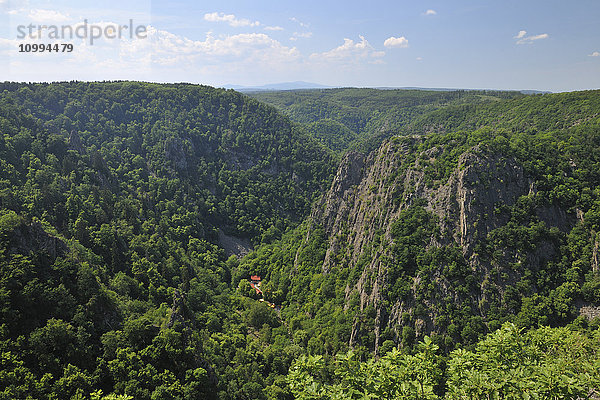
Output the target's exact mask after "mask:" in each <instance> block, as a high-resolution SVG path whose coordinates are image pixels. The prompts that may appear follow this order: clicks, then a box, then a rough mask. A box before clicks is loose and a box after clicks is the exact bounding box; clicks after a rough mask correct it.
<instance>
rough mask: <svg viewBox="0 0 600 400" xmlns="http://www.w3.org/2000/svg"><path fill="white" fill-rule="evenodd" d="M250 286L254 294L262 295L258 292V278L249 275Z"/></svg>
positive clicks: (260, 291)
mask: <svg viewBox="0 0 600 400" xmlns="http://www.w3.org/2000/svg"><path fill="white" fill-rule="evenodd" d="M250 286H251V287H252V289H254V290H256V293H258V294H262V290H260V276H258V275H251V276H250Z"/></svg>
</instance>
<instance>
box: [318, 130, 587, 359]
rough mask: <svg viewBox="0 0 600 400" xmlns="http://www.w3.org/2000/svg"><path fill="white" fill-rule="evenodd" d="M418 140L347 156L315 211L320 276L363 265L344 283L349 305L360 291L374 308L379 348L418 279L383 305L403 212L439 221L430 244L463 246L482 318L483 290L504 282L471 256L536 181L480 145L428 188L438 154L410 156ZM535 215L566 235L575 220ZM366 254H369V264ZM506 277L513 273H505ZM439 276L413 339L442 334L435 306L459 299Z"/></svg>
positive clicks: (533, 258) (546, 252) (540, 255)
mask: <svg viewBox="0 0 600 400" xmlns="http://www.w3.org/2000/svg"><path fill="white" fill-rule="evenodd" d="M420 140H421V139H418V138H411V139H410V140H402V141H396V142H394V141H390V142H387V143H384V144H383V145H382V146H381V147H380V148H379V149H378V150H377V151H375V152H373V153H371V154H370V155H368V156H367V157H365V156H362V155H361V154H358V153H349V154H347V155H346V156H345V157H344V159H343V160H342V162H341V165H340V167H339V169H338V172H337V175H336V177H335V179H334V181H333V183H332V185H331V188H330V190H329V192H328V193H327V194H326V195H325V196H324V197H323V199H322V200H321V202H320V203H319V204H318V205H317V206H316V207H315V209H314V211H313V214H312V218H313V220H314V221H315V223H316V224H318V225H320V226H322V227H323V228H324V229H325V231H326V233H327V235H328V237H329V247H328V250H327V252H326V255H325V259H324V262H323V272H324V273H328V272H329V271H331V270H334V269H336V268H337V267H340V266H348V267H350V269H352V268H354V267H356V266H357V265H358V264H359V263H360V265H364V267H363V270H362V275H361V277H360V279H358V281H357V282H351V283H349V285H348V287H347V288H346V301H349V299H350V297H351V296H352V295H353V294H355V293H358V294H359V296H360V307H361V310H362V309H364V308H365V307H367V306H368V305H372V306H374V307H375V309H376V315H377V317H376V321H375V336H376V340H375V349H376V350H377V347H378V344H379V335H380V332H381V331H382V330H383V329H385V328H386V327H389V328H392V329H394V330H396V331H397V329H398V328H399V327H400V326H401V324H402V314H403V313H405V312H410V311H411V310H412V309H413V308H414V307H415V301H414V298H415V297H416V290H417V289H416V287H417V286H418V283H419V282H418V277H415V283H414V285H413V291H414V292H415V293H414V296H413V298H412V299H404V300H402V301H396V302H394V303H392V304H391V305H388V306H385V305H384V304H389V301H383V300H385V299H386V291H387V289H388V287H389V286H391V285H392V284H393V282H391V281H390V279H388V271H387V266H386V264H385V262H386V261H384V260H389V259H390V258H393V256H392V255H391V254H390V250H389V249H390V247H391V246H386V244H392V243H393V240H394V239H393V237H392V233H391V227H392V223H393V222H394V221H396V220H397V219H398V217H399V215H400V214H401V212H402V211H403V210H406V209H407V208H408V207H410V206H411V205H414V204H416V203H417V202H418V203H419V204H422V205H423V207H424V208H425V209H426V210H427V211H429V212H430V213H432V214H434V215H435V216H437V220H438V225H439V228H440V232H441V235H439V236H437V237H433V236H432V237H431V241H430V243H429V245H428V247H441V246H447V245H451V246H457V247H458V248H460V250H461V251H462V255H463V257H464V259H465V261H466V263H467V264H468V266H469V267H470V268H471V271H472V274H473V275H474V276H475V277H476V279H477V281H478V282H479V283H480V291H479V292H478V293H471V294H470V295H471V296H472V299H473V306H474V309H478V312H479V313H481V315H483V314H484V313H485V310H484V308H485V303H486V294H485V293H486V286H490V285H495V286H497V287H499V289H500V290H501V289H502V288H501V287H502V283H498V282H494V280H493V279H492V278H491V277H490V271H491V270H492V268H493V267H494V265H492V263H491V262H490V261H489V260H483V259H482V258H481V257H480V255H479V254H478V253H477V251H476V247H477V244H478V243H479V242H480V241H481V240H482V239H483V238H486V237H487V236H488V234H489V233H490V232H492V231H493V230H494V229H497V228H499V227H502V226H504V225H505V224H507V222H508V220H509V218H510V215H509V213H507V212H502V210H506V209H507V208H509V207H512V206H513V205H515V203H516V202H517V201H518V200H519V198H520V197H521V196H526V195H528V194H534V193H535V191H536V188H535V184H534V182H533V180H532V179H530V178H529V177H527V176H526V175H525V173H524V170H523V167H522V166H521V165H519V163H518V162H517V161H516V160H515V159H514V158H511V157H506V156H503V155H502V154H494V153H491V152H489V151H488V150H487V149H485V148H480V147H478V146H476V147H473V148H471V149H469V150H467V151H466V152H464V153H463V154H462V155H461V156H460V157H459V158H458V162H457V164H456V167H455V169H454V170H453V171H452V172H451V173H450V175H449V178H447V179H446V180H445V181H442V182H436V183H434V184H432V183H431V181H428V180H427V179H426V178H427V177H426V173H425V172H424V168H423V161H425V162H427V161H433V160H435V158H436V156H438V153H440V152H441V149H439V148H436V147H434V148H430V149H428V150H426V151H422V152H421V153H419V154H417V155H416V157H415V155H414V154H412V153H411V151H413V150H414V149H415V148H417V146H416V144H418V143H419V141H420ZM413 160H414V161H413ZM536 213H537V218H538V219H539V220H540V221H543V222H545V223H546V225H547V226H548V227H557V228H558V229H560V230H561V231H563V232H564V231H567V230H568V229H570V228H571V227H572V226H573V225H574V223H575V221H576V219H575V217H574V216H571V215H568V214H567V213H566V212H565V210H562V209H560V208H558V207H546V208H543V207H540V208H537V209H536ZM377 237H379V238H380V237H383V240H380V239H377V242H378V243H383V245H381V244H376V245H374V244H373V243H374V240H375V239H376V238H377ZM556 252H557V249H556V248H555V244H553V243H551V242H544V243H540V244H538V245H537V246H536V247H535V249H533V250H532V251H531V252H530V253H528V254H527V255H526V257H527V263H528V265H529V266H530V267H532V268H538V267H540V266H541V265H542V264H543V263H544V262H546V261H547V260H549V259H551V258H552V257H553V256H554V255H555V253H556ZM365 254H369V257H368V260H367V262H366V263H365V262H364V256H365ZM519 256H521V255H520V254H516V252H515V251H514V250H511V249H505V250H504V252H503V253H502V257H503V259H502V260H503V262H504V261H505V262H507V263H509V262H514V261H515V260H516V259H517V258H518V257H519ZM361 257H362V258H361ZM510 274H513V275H514V274H515V273H512V272H510V271H509V275H510ZM436 276H437V277H436V288H435V290H436V293H437V295H436V296H434V297H433V298H431V299H430V300H428V301H426V304H425V306H426V307H427V308H428V315H426V316H424V317H421V318H419V319H418V320H417V321H416V323H415V329H416V330H417V335H418V334H419V333H422V334H426V333H430V332H432V331H440V330H444V329H445V327H444V326H438V325H437V324H436V318H435V317H436V315H435V312H434V311H432V308H433V307H432V306H433V305H434V303H436V302H440V301H442V299H444V298H448V296H450V297H452V298H458V297H459V296H461V295H460V294H458V293H456V291H455V288H453V287H452V284H451V282H450V281H449V280H448V279H446V277H444V276H443V274H442V273H441V271H439V273H437V275H436ZM511 278H512V281H513V282H514V281H515V280H516V279H517V277H516V276H509V279H511ZM359 325H360V323H359V322H358V321H355V326H354V329H353V332H352V337H351V339H350V341H351V343H352V341H353V338H354V337H355V336H356V335H357V334H359V330H360V327H359Z"/></svg>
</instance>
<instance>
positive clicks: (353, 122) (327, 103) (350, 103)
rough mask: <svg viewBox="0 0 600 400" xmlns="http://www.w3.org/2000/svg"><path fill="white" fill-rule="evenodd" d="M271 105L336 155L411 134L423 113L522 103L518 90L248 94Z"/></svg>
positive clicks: (334, 91)
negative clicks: (304, 128)
mask: <svg viewBox="0 0 600 400" xmlns="http://www.w3.org/2000/svg"><path fill="white" fill-rule="evenodd" d="M248 95H249V96H251V97H254V98H256V99H258V100H260V101H262V102H265V103H267V104H271V105H273V106H275V107H276V108H277V109H279V110H280V111H282V112H283V113H285V114H286V115H288V116H289V117H290V118H291V119H292V120H293V121H295V122H298V123H301V124H303V125H304V126H306V128H307V130H308V132H309V133H310V134H311V135H312V136H313V137H315V138H316V139H318V140H319V141H320V142H322V143H323V144H324V145H325V146H327V147H328V148H330V149H332V150H333V151H335V152H338V153H343V152H345V151H347V150H348V149H350V148H352V149H359V150H361V151H370V150H373V149H375V148H377V147H378V145H379V144H380V143H381V141H382V140H383V139H385V138H388V137H390V136H392V135H395V134H399V133H404V132H407V131H408V130H410V128H409V126H410V124H411V122H412V121H413V120H415V119H417V118H419V117H420V116H422V115H428V114H429V113H430V112H432V111H435V110H438V109H442V110H443V109H445V108H446V107H449V106H460V105H473V106H474V105H482V104H487V103H495V102H501V101H505V100H507V99H520V98H523V97H524V95H523V94H521V93H519V92H502V91H463V90H457V91H426V90H406V89H396V90H380V89H358V88H343V89H308V90H285V91H272V92H270V91H264V92H252V93H248Z"/></svg>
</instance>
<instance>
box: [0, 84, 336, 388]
mask: <svg viewBox="0 0 600 400" xmlns="http://www.w3.org/2000/svg"><path fill="white" fill-rule="evenodd" d="M0 129H1V132H2V135H0V206H1V208H0V272H1V274H0V305H1V307H0V313H1V318H2V319H1V321H2V325H1V329H0V349H1V352H2V355H3V356H2V361H1V362H2V368H1V370H0V397H1V398H10V399H19V398H61V399H69V398H78V399H89V398H90V396H91V394H92V392H96V394H98V392H97V390H102V391H103V393H105V394H109V393H117V394H123V395H124V394H127V395H130V396H133V398H136V399H150V398H153V399H166V398H185V399H193V398H198V399H205V398H230V399H235V398H249V397H251V398H265V395H263V394H262V391H263V390H266V388H267V387H271V386H273V385H275V386H274V389H271V390H275V391H277V390H279V391H282V390H284V388H285V383H282V382H276V381H275V379H276V377H278V376H279V377H281V376H282V375H284V374H285V373H286V372H287V366H289V364H290V363H291V360H292V359H293V357H295V355H297V352H298V351H297V350H296V349H293V350H288V353H289V355H288V356H287V357H284V356H281V357H278V358H277V360H274V359H273V358H272V357H271V358H270V359H268V360H266V361H264V362H262V364H261V365H262V367H261V368H258V367H256V366H254V365H253V363H254V362H255V360H254V359H253V358H252V357H250V356H249V355H248V354H253V353H255V351H254V350H253V348H254V347H255V346H256V342H257V340H256V336H255V333H254V332H255V331H256V330H257V329H261V328H262V327H263V323H267V324H268V326H269V328H268V329H269V330H270V329H271V327H272V328H273V330H275V331H276V330H277V329H278V328H279V329H280V330H281V332H280V333H279V334H280V335H282V336H283V337H284V338H287V332H286V331H285V329H284V328H281V327H280V324H279V322H278V321H277V319H276V317H275V316H274V315H273V313H272V311H271V310H266V309H264V307H263V306H262V305H258V303H257V302H256V301H254V300H250V299H245V298H242V297H240V296H233V294H234V291H232V290H230V274H231V268H232V267H233V266H234V265H235V262H236V261H235V258H232V259H230V260H229V261H227V259H226V256H225V253H224V251H223V250H222V249H221V248H220V247H219V244H220V243H221V242H224V241H227V243H231V242H233V243H234V244H243V245H240V246H241V247H244V246H245V248H242V249H241V250H240V251H247V247H248V246H249V245H251V244H254V245H256V244H259V243H261V241H263V240H264V241H267V242H268V241H271V240H273V239H274V238H277V237H278V236H279V235H280V234H281V232H284V231H285V230H286V229H288V227H290V226H293V225H294V224H297V223H298V222H299V221H300V220H301V219H302V218H304V217H305V216H306V215H307V214H308V212H309V209H310V204H311V202H312V201H313V199H315V197H316V195H317V194H318V192H319V191H320V190H322V188H324V187H326V185H327V184H328V182H329V180H330V176H331V171H332V166H333V164H332V161H331V158H330V156H329V153H328V152H327V151H326V150H325V149H324V148H322V147H321V146H320V145H319V144H317V143H316V142H315V141H313V140H312V139H311V138H309V137H308V136H307V135H306V134H304V133H303V131H302V130H299V129H298V128H297V127H294V126H292V125H291V124H290V122H289V120H288V119H287V118H286V117H284V116H282V115H281V114H279V113H278V112H277V111H276V110H275V109H274V108H272V107H268V106H264V105H262V104H260V103H258V102H257V101H255V100H252V99H250V98H248V97H246V96H243V95H241V94H239V93H236V92H233V91H224V90H216V89H213V88H209V87H203V86H197V85H158V84H145V83H135V82H115V83H77V82H72V83H55V84H13V83H5V84H1V85H0ZM230 247H232V248H234V249H235V246H230ZM257 307H259V308H257ZM250 333H251V334H250ZM272 337H273V338H274V340H275V338H277V337H278V334H277V333H273V334H272ZM283 343H284V344H285V341H284V342H283ZM288 344H289V343H288ZM283 347H284V346H280V347H279V348H277V350H276V351H277V352H279V353H283V352H284V350H283ZM234 356H236V357H238V358H237V361H236V363H235V364H231V363H230V360H232V359H233V358H234ZM262 357H263V355H261V358H262ZM264 357H266V353H265V355H264ZM248 382H254V384H253V385H250V386H244V385H245V384H247V383H248ZM28 396H30V397H28ZM98 396H100V395H98ZM92 397H93V396H92Z"/></svg>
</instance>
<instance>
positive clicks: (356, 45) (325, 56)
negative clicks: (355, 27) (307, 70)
mask: <svg viewBox="0 0 600 400" xmlns="http://www.w3.org/2000/svg"><path fill="white" fill-rule="evenodd" d="M359 37H360V42H354V40H352V39H348V38H345V39H344V44H342V45H341V46H338V47H336V48H334V49H331V50H329V51H326V52H324V53H313V54H311V55H310V58H311V59H313V60H326V61H358V60H361V59H371V58H381V57H383V56H385V52H384V51H377V50H375V49H374V48H373V46H371V45H370V44H369V42H368V41H367V39H365V37H364V36H359Z"/></svg>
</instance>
